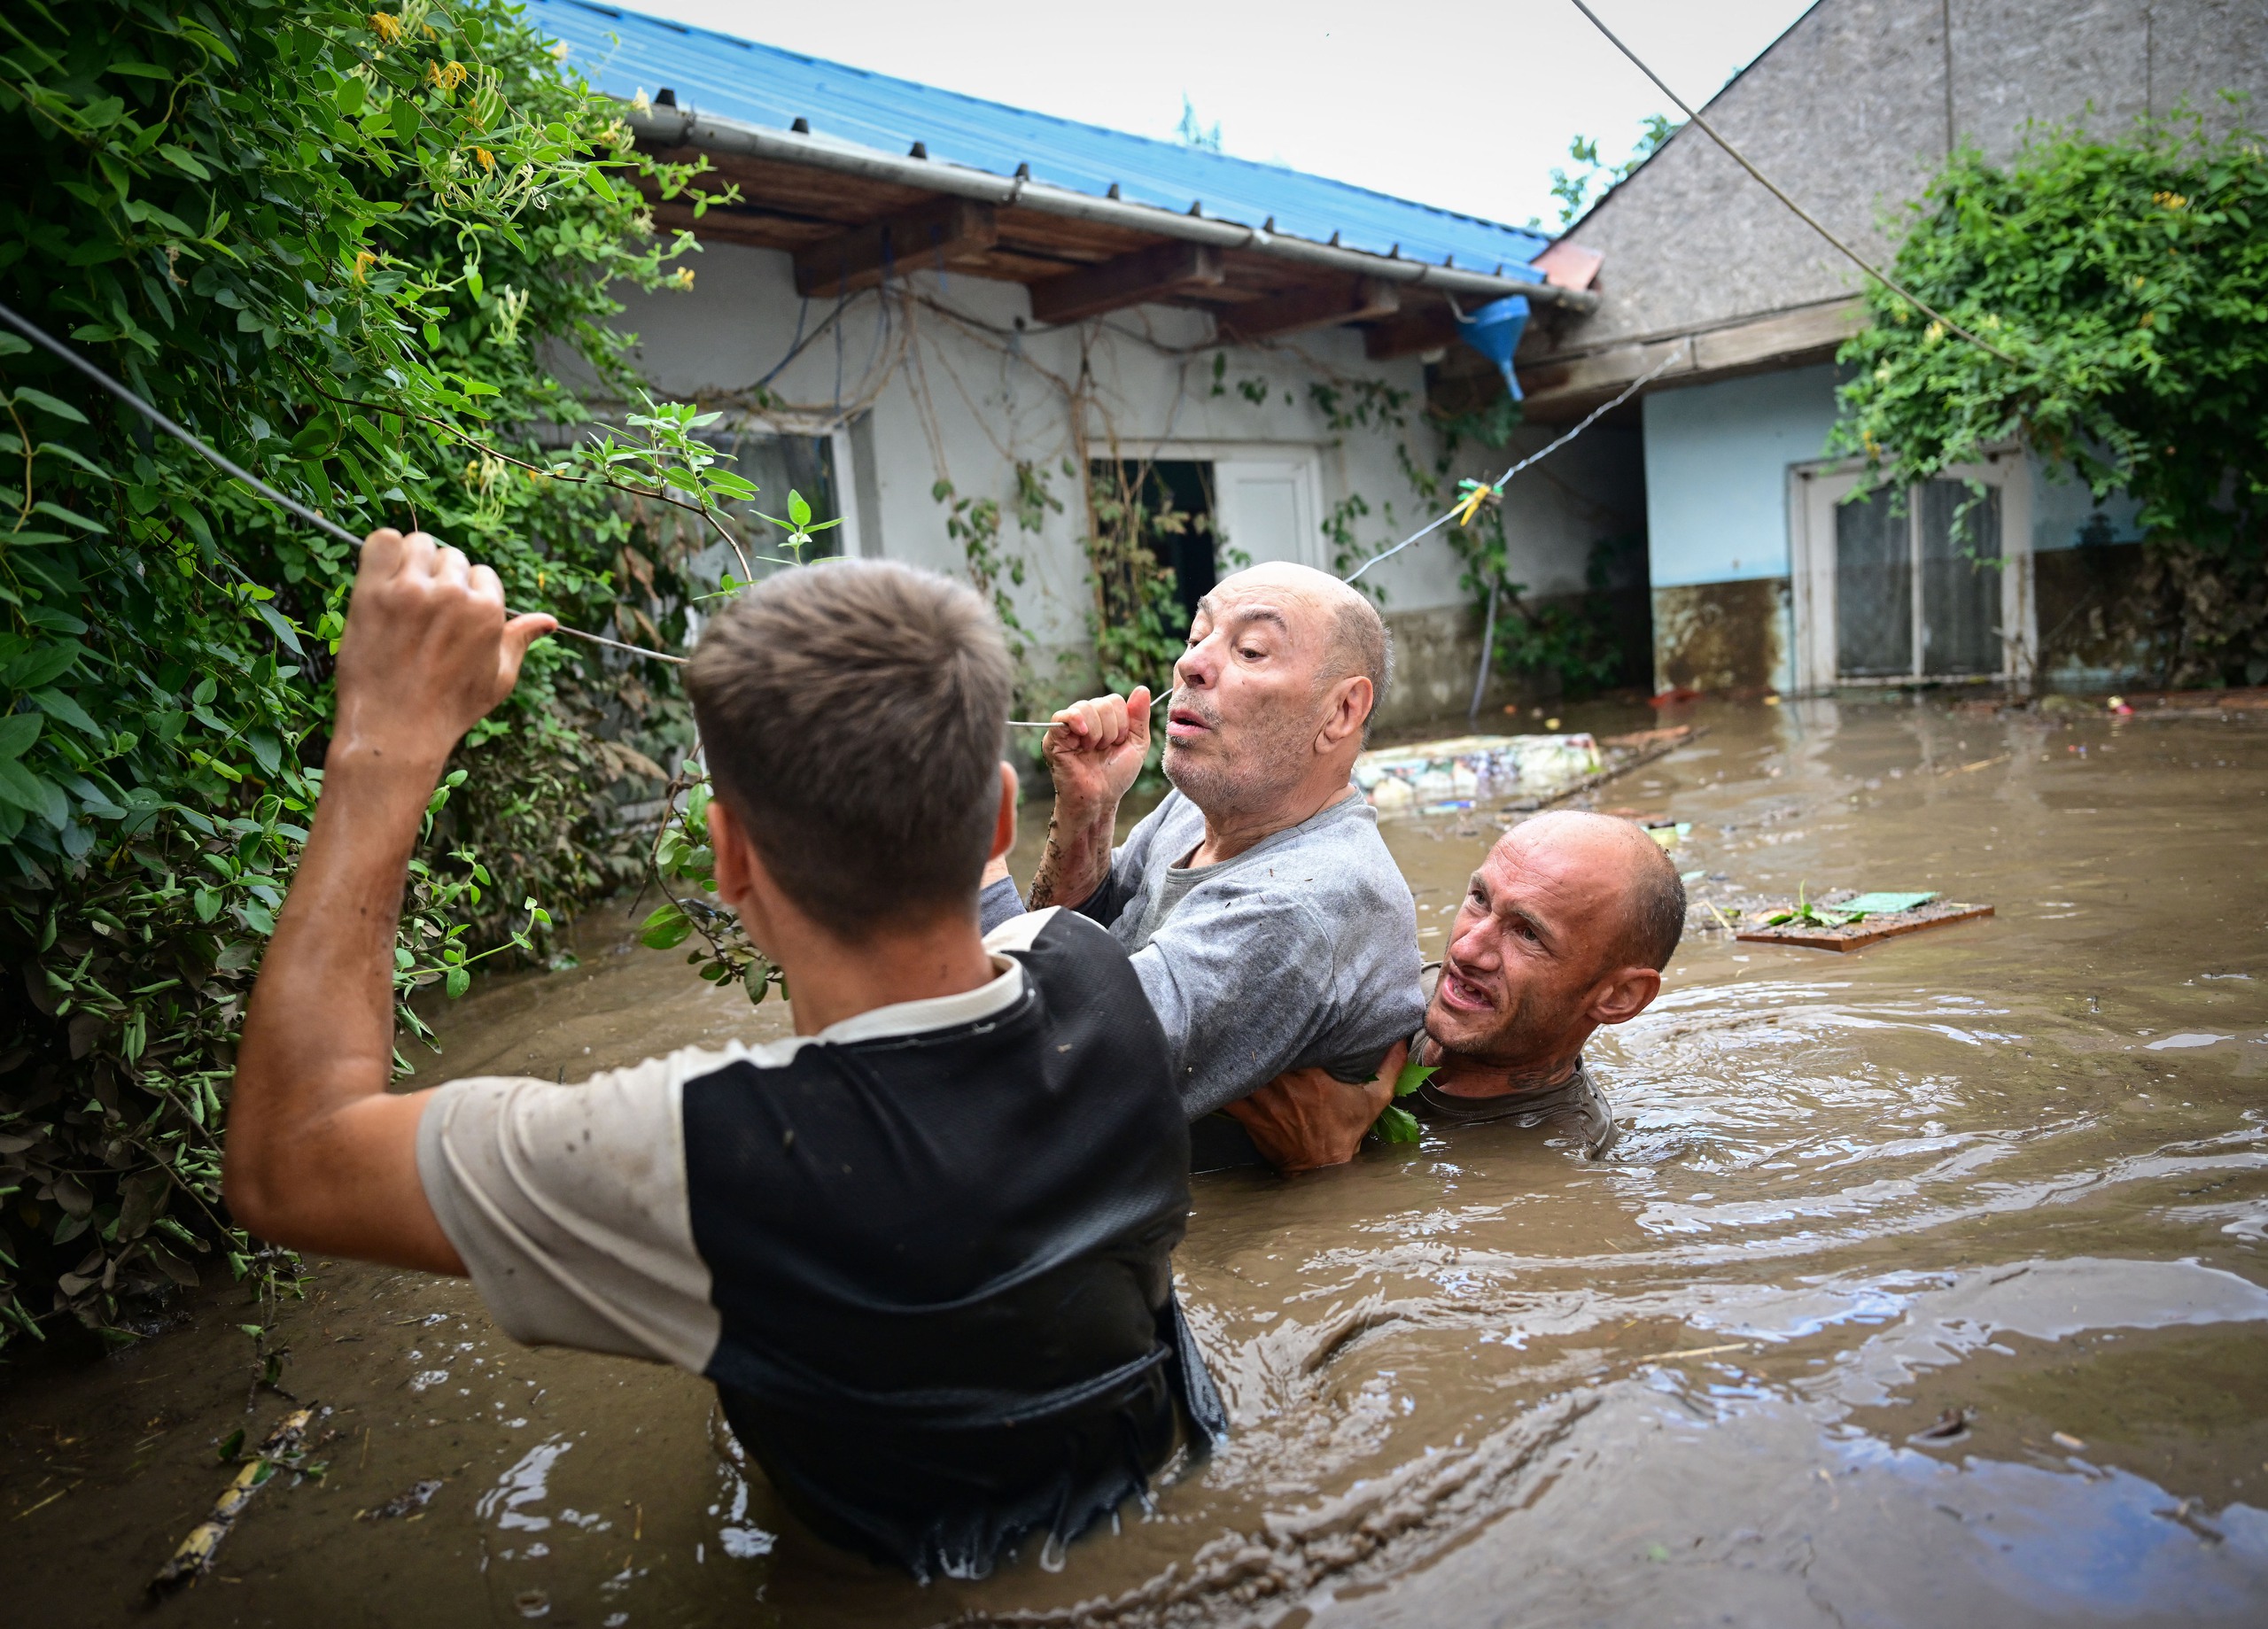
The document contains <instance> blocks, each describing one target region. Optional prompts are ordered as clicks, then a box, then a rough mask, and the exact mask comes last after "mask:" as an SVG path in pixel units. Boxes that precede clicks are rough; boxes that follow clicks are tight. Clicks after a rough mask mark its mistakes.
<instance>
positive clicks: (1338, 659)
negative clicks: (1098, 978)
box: [985, 562, 1425, 1169]
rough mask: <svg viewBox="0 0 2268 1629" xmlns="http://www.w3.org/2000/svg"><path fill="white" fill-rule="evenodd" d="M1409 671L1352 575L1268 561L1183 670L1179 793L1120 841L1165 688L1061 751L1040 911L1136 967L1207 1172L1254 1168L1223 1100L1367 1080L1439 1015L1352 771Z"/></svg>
mask: <svg viewBox="0 0 2268 1629" xmlns="http://www.w3.org/2000/svg"><path fill="white" fill-rule="evenodd" d="M1391 659H1392V647H1391V645H1390V643H1389V640H1388V639H1387V635H1386V624H1384V623H1383V622H1382V621H1381V620H1380V619H1379V614H1378V611H1377V609H1376V608H1374V607H1373V606H1372V605H1371V602H1370V601H1368V600H1366V599H1364V598H1363V596H1362V595H1361V594H1359V593H1355V591H1354V590H1353V589H1351V588H1348V587H1347V586H1345V585H1344V584H1342V583H1340V581H1339V580H1338V579H1337V578H1332V577H1330V576H1327V575H1326V574H1324V572H1321V571H1317V570H1311V569H1310V568H1309V567H1306V566H1298V565H1291V564H1286V563H1273V562H1271V563H1270V564H1266V565H1259V566H1254V567H1252V568H1251V569H1249V570H1243V571H1239V572H1237V573H1235V574H1234V575H1233V576H1231V577H1229V578H1225V579H1223V581H1222V582H1221V583H1219V584H1218V585H1217V586H1216V587H1215V588H1214V589H1213V591H1212V592H1211V593H1208V594H1207V595H1206V596H1205V597H1204V598H1203V599H1202V600H1200V601H1198V605H1197V614H1196V616H1195V617H1194V618H1193V619H1192V622H1191V624H1190V628H1189V645H1188V648H1187V649H1185V650H1184V652H1183V653H1182V655H1181V658H1180V660H1179V661H1177V663H1175V664H1174V674H1173V677H1174V690H1173V703H1172V706H1171V707H1170V708H1169V710H1167V715H1166V748H1165V772H1166V779H1167V780H1169V781H1171V782H1172V783H1173V787H1174V789H1173V791H1172V792H1171V793H1169V795H1167V797H1166V799H1165V801H1164V802H1163V803H1160V804H1159V805H1158V807H1157V808H1156V809H1155V810H1153V811H1151V813H1150V814H1149V815H1148V816H1147V817H1146V818H1144V819H1143V821H1142V822H1141V824H1139V825H1138V826H1136V827H1135V828H1134V830H1133V831H1132V832H1131V833H1130V834H1129V835H1128V837H1127V840H1126V842H1125V843H1124V845H1123V846H1122V847H1120V848H1117V849H1113V848H1112V846H1111V837H1112V834H1113V833H1114V831H1115V829H1116V823H1117V818H1118V805H1119V803H1120V800H1121V799H1122V798H1123V797H1124V796H1125V795H1126V793H1127V790H1128V789H1129V788H1130V787H1131V786H1132V785H1133V784H1134V779H1135V777H1136V776H1137V775H1138V773H1140V772H1141V768H1142V763H1143V758H1144V756H1145V754H1146V752H1147V751H1148V749H1149V744H1150V694H1149V692H1148V691H1147V690H1146V689H1145V688H1141V687H1137V688H1136V689H1135V691H1134V693H1133V694H1131V695H1129V696H1126V697H1123V698H1122V697H1119V696H1115V695H1107V696H1101V697H1099V698H1097V699H1095V700H1093V701H1087V702H1078V703H1076V705H1074V706H1071V707H1067V708H1065V709H1063V710H1061V711H1060V712H1058V713H1057V714H1055V715H1054V717H1055V727H1054V728H1053V729H1051V730H1050V731H1049V732H1048V733H1047V735H1046V737H1045V743H1044V746H1045V753H1046V756H1047V764H1048V770H1049V772H1050V773H1051V775H1052V778H1053V780H1054V782H1055V813H1054V817H1053V818H1052V821H1051V822H1050V823H1049V826H1048V831H1047V849H1046V852H1045V855H1044V856H1043V857H1041V860H1040V863H1039V868H1038V871H1037V873H1036V874H1035V876H1034V878H1033V880H1032V887H1031V901H1030V904H1031V908H1032V909H1034V910H1039V909H1042V908H1044V907H1045V906H1049V905H1063V906H1069V907H1072V908H1074V909H1076V910H1077V911H1081V912H1083V913H1084V914H1085V915H1087V916H1090V917H1092V918H1093V919H1096V920H1097V921H1099V922H1101V923H1102V924H1104V925H1105V926H1106V927H1108V928H1109V929H1110V930H1111V932H1112V934H1113V935H1115V937H1116V938H1117V940H1118V942H1119V943H1120V944H1122V945H1123V946H1124V947H1125V948H1126V950H1127V952H1128V953H1129V954H1130V956H1131V957H1132V958H1133V962H1134V968H1135V971H1136V972H1137V973H1138V974H1139V975H1140V976H1141V980H1142V985H1143V988H1144V989H1146V991H1147V992H1148V994H1149V997H1150V1003H1151V1005H1152V1006H1153V1008H1155V1009H1156V1012H1157V1014H1158V1017H1159V1020H1161V1022H1162V1023H1163V1024H1164V1026H1165V1031H1166V1036H1167V1040H1168V1042H1169V1045H1170V1048H1171V1051H1172V1053H1173V1057H1174V1059H1175V1071H1176V1074H1177V1081H1178V1083H1179V1086H1180V1089H1181V1097H1182V1105H1183V1107H1184V1110H1185V1111H1186V1112H1187V1113H1188V1115H1189V1117H1190V1119H1191V1120H1192V1121H1196V1122H1199V1124H1198V1128H1197V1131H1196V1133H1195V1134H1194V1135H1193V1144H1194V1146H1195V1154H1194V1158H1195V1160H1196V1162H1197V1164H1198V1167H1199V1168H1200V1169H1201V1168H1204V1167H1207V1166H1208V1165H1216V1164H1232V1163H1239V1162H1240V1160H1241V1161H1250V1160H1252V1159H1253V1154H1252V1150H1251V1145H1250V1144H1249V1143H1248V1142H1247V1140H1246V1138H1245V1136H1244V1135H1243V1134H1242V1133H1241V1132H1240V1131H1239V1129H1237V1128H1236V1127H1235V1126H1234V1125H1233V1124H1231V1123H1228V1122H1224V1121H1220V1120H1217V1119H1211V1118H1208V1117H1211V1116H1212V1115H1213V1114H1214V1112H1215V1111H1216V1110H1218V1109H1220V1108H1222V1107H1223V1106H1224V1105H1228V1104H1231V1103H1233V1102H1235V1101H1236V1100H1237V1099H1238V1098H1242V1097H1244V1096H1245V1095H1246V1094H1247V1093H1249V1092H1251V1091H1253V1090H1255V1089H1256V1088H1258V1087H1260V1086H1262V1085H1263V1084H1265V1083H1266V1082H1269V1081H1270V1080H1272V1079H1273V1078H1275V1077H1276V1076H1277V1075H1278V1074H1283V1073H1284V1072H1285V1071H1286V1070H1289V1069H1297V1068H1314V1069H1316V1070H1317V1072H1318V1074H1319V1075H1320V1076H1321V1077H1322V1078H1324V1079H1330V1080H1332V1081H1333V1083H1334V1084H1335V1083H1337V1082H1339V1081H1349V1082H1363V1081H1368V1080H1369V1079H1370V1078H1371V1075H1372V1074H1373V1073H1374V1072H1375V1071H1376V1070H1378V1069H1379V1067H1380V1064H1381V1061H1382V1060H1383V1059H1384V1058H1385V1056H1386V1052H1387V1051H1388V1050H1389V1049H1390V1048H1392V1047H1393V1046H1394V1044H1395V1043H1397V1042H1399V1041H1401V1040H1402V1038H1403V1037H1405V1036H1408V1035H1409V1034H1410V1031H1411V1029H1413V1028H1416V1026H1417V1020H1418V1017H1419V1014H1420V1013H1422V1012H1424V1010H1425V995H1424V992H1423V990H1422V989H1421V988H1420V986H1419V982H1418V976H1419V972H1420V963H1419V958H1418V956H1417V911H1416V907H1415V905H1414V904H1413V903H1412V901H1411V899H1410V888H1409V885H1408V884H1407V883H1406V882H1404V881H1403V880H1402V873H1401V872H1400V871H1399V870H1398V869H1397V868H1396V867H1395V865H1394V859H1393V857H1392V856H1390V855H1389V854H1388V853H1387V852H1386V844H1385V843H1384V842H1381V841H1380V840H1379V832H1378V818H1377V815H1376V813H1375V812H1374V811H1372V810H1371V807H1370V805H1369V804H1368V803H1365V802H1363V798H1362V795H1361V794H1360V793H1359V792H1358V791H1357V790H1356V789H1355V786H1354V784H1353V781H1352V780H1351V775H1352V772H1353V769H1354V764H1355V755H1356V754H1357V753H1359V752H1360V751H1361V750H1362V747H1363V735H1364V733H1365V731H1366V728H1367V726H1368V725H1369V722H1370V718H1371V714H1372V713H1373V712H1374V711H1375V710H1376V709H1377V707H1378V703H1379V700H1380V698H1381V697H1382V696H1383V695H1384V694H1385V693H1386V684H1387V679H1388V675H1389V671H1390V667H1391ZM1001 874H1002V875H1004V874H1005V873H1001ZM985 903H986V915H985V921H986V926H987V927H988V928H989V927H990V926H991V924H992V922H993V921H994V919H996V918H1005V917H1006V915H1008V914H1011V913H1013V912H1014V911H1015V910H1016V909H1018V905H1017V903H1016V901H1015V899H1014V887H1013V885H1012V884H1009V883H1007V882H1006V881H1005V880H995V881H994V882H993V883H992V885H991V887H990V888H989V889H988V893H987V896H986V902H985ZM1349 1090H1353V1088H1349Z"/></svg>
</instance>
